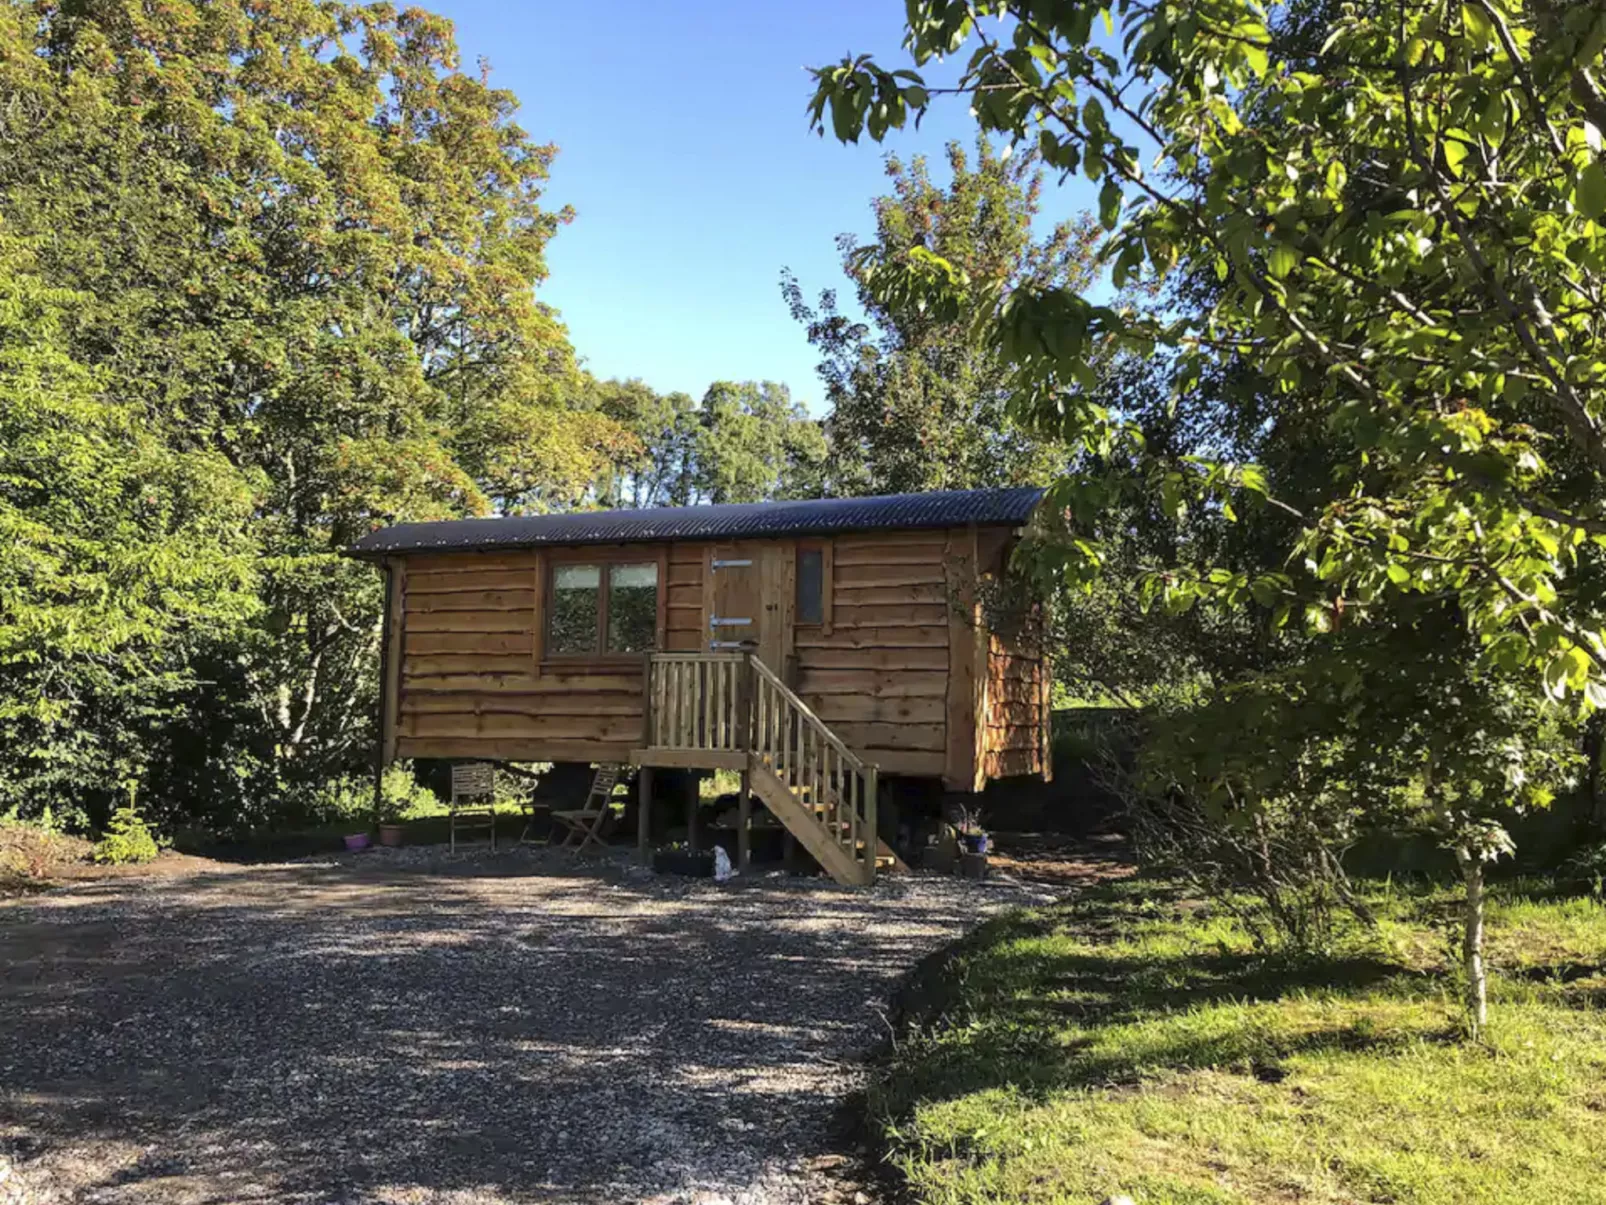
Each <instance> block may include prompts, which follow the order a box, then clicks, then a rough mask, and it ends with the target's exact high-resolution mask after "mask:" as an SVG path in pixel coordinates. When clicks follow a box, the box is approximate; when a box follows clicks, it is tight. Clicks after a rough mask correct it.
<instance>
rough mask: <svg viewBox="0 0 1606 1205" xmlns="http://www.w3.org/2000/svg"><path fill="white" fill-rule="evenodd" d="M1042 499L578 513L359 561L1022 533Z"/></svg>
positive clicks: (1019, 494) (474, 527)
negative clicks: (994, 529)
mask: <svg viewBox="0 0 1606 1205" xmlns="http://www.w3.org/2000/svg"><path fill="white" fill-rule="evenodd" d="M1042 497H1043V491H1042V490H1041V489H1039V488H1037V487H1036V486H1017V487H1013V488H1007V489H986V490H949V491H946V492H942V493H929V494H890V495H887V496H885V497H880V498H821V499H814V500H810V501H804V502H744V503H726V504H723V505H718V506H663V507H656V508H653V509H650V510H603V511H571V512H568V513H565V514H559V515H527V516H522V517H515V518H505V519H455V520H451V521H448V522H441V523H401V524H398V525H396V526H395V527H386V528H382V529H381V530H379V531H375V532H371V533H369V534H368V535H366V536H364V537H363V538H362V539H360V540H358V541H357V542H356V543H355V544H354V545H352V547H351V548H350V550H349V552H350V554H351V555H352V556H358V557H378V556H385V555H387V554H390V553H410V552H467V551H475V550H480V549H490V548H532V547H538V546H542V545H549V544H631V543H658V542H662V541H666V540H715V539H717V540H734V539H752V538H763V537H766V536H803V535H830V534H832V533H834V532H849V531H882V530H886V531H903V530H915V529H919V528H930V527H958V526H962V525H964V524H967V523H979V524H998V523H1003V524H1009V525H1011V526H1019V525H1020V524H1022V523H1024V522H1026V520H1027V519H1028V518H1030V517H1031V513H1032V511H1033V509H1034V508H1035V507H1036V506H1037V504H1038V502H1039V501H1040V500H1041V499H1042Z"/></svg>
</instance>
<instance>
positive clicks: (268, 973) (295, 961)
mask: <svg viewBox="0 0 1606 1205" xmlns="http://www.w3.org/2000/svg"><path fill="white" fill-rule="evenodd" d="M1031 898H1033V893H1032V892H1030V891H1029V889H1027V888H1024V887H1022V886H1019V885H1014V884H1010V883H1000V882H995V883H989V884H973V883H965V882H962V881H959V880H954V879H936V878H929V877H922V876H918V875H917V876H899V877H888V878H884V879H883V881H882V883H881V884H879V885H878V886H877V887H876V888H875V889H874V890H873V891H872V892H862V891H851V890H846V889H841V888H836V887H833V886H831V885H829V884H827V883H825V882H824V881H819V880H802V879H788V878H779V877H774V878H766V877H760V878H754V879H747V880H737V881H736V882H733V883H731V884H728V885H724V886H719V885H715V884H713V883H691V882H686V881H678V882H677V881H670V880H662V879H657V878H654V877H653V876H652V875H650V874H647V873H645V872H644V871H642V870H640V869H639V868H635V867H633V866H631V865H629V864H628V863H626V862H624V861H623V860H620V859H609V860H606V861H603V862H600V863H599V862H597V861H595V860H593V861H590V862H584V861H581V862H576V861H575V860H574V859H572V858H570V857H568V856H567V855H564V854H559V853H557V852H555V851H515V852H512V853H506V854H499V855H496V856H488V855H484V854H479V855H475V854H459V855H455V856H453V855H449V854H445V853H437V852H432V851H423V850H410V851H378V852H375V853H372V854H368V855H363V856H361V857H356V858H348V859H340V860H331V861H328V862H321V863H303V864H294V865H288V866H274V867H254V868H230V869H228V870H221V871H218V872H215V873H207V874H201V875H195V876H192V877H187V878H181V879H168V880H135V879H123V880H115V881H109V882H103V883H94V884H86V885H83V886H77V887H72V888H67V889H64V890H60V891H55V892H50V893H47V894H45V895H42V896H37V897H34V898H32V899H28V900H21V901H11V902H6V903H0V971H3V973H0V1164H3V1163H4V1158H3V1156H5V1155H6V1154H8V1153H9V1154H10V1156H11V1158H12V1160H13V1162H14V1171H13V1175H12V1178H11V1179H10V1181H9V1182H6V1181H0V1202H5V1201H7V1199H8V1196H7V1194H8V1191H9V1192H10V1193H13V1194H15V1197H16V1198H17V1199H30V1198H31V1199H32V1200H34V1201H38V1202H52V1201H103V1202H118V1203H121V1202H134V1201H138V1202H175V1203H177V1202H183V1203H185V1205H191V1203H194V1205H199V1203H201V1202H206V1203H208V1205H224V1203H225V1202H228V1203H232V1202H265V1201H272V1202H319V1203H325V1202H343V1203H357V1202H363V1203H372V1202H452V1203H459V1202H461V1203H464V1205H467V1203H471V1202H473V1203H479V1202H499V1201H576V1202H590V1201H609V1202H623V1201H654V1202H662V1203H668V1202H704V1203H707V1205H713V1203H715V1202H722V1201H729V1202H735V1203H746V1202H760V1201H763V1202H777V1203H780V1202H785V1203H791V1202H803V1201H814V1202H821V1201H830V1200H834V1199H844V1198H845V1199H847V1200H852V1199H853V1189H852V1186H851V1184H848V1185H847V1186H846V1187H844V1183H845V1182H844V1180H843V1179H842V1173H841V1172H833V1171H832V1170H831V1167H832V1165H833V1164H840V1163H842V1162H843V1161H842V1160H841V1159H840V1157H834V1156H833V1152H835V1151H837V1150H839V1149H840V1148H841V1135H840V1129H841V1125H840V1122H841V1115H842V1113H843V1110H842V1105H843V1103H844V1099H845V1098H846V1096H847V1095H848V1094H849V1093H851V1092H852V1091H853V1089H854V1088H856V1087H857V1086H858V1084H859V1073H858V1070H857V1060H859V1058H860V1057H861V1056H862V1055H863V1054H864V1052H865V1051H866V1050H867V1049H868V1048H870V1047H871V1046H873V1044H874V1043H875V1042H876V1040H877V1038H878V1036H879V1035H880V1034H882V1033H884V1032H885V1028H884V1024H883V1022H882V1020H881V1014H880V1010H881V1008H882V1007H883V1005H884V1002H885V1001H886V999H887V997H888V995H889V993H890V991H891V990H892V988H893V986H894V985H895V983H896V981H897V980H898V978H899V977H900V976H901V975H902V974H903V973H904V972H905V971H907V970H908V969H909V967H910V966H911V965H912V964H913V963H914V962H915V961H917V960H918V959H919V958H920V957H921V956H922V955H924V954H926V953H927V952H929V951H931V950H932V949H934V948H935V947H937V946H939V945H941V944H943V943H944V942H946V941H948V940H949V939H950V938H952V937H954V936H956V935H957V934H958V933H960V932H961V931H962V930H964V929H965V928H967V927H968V926H969V925H971V924H973V923H975V921H976V920H977V919H978V918H979V916H980V915H981V914H983V913H985V912H987V911H990V910H992V909H995V908H998V907H1002V906H1006V905H1009V904H1014V903H1023V902H1028V901H1029V900H1030V899H1031ZM8 1147H9V1148H10V1149H9V1152H8V1150H7V1148H8ZM19 1185H20V1186H26V1187H25V1189H19ZM24 1191H26V1192H27V1193H28V1194H30V1195H29V1197H24V1196H23V1192H24Z"/></svg>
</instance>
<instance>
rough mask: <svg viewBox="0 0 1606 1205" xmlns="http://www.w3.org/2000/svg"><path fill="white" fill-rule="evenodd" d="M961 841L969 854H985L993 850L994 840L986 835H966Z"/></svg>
mask: <svg viewBox="0 0 1606 1205" xmlns="http://www.w3.org/2000/svg"><path fill="white" fill-rule="evenodd" d="M960 840H961V841H963V842H964V846H965V852H966V853H967V854H984V853H986V852H987V851H988V850H989V849H991V848H992V839H991V838H990V837H988V836H987V834H986V833H966V834H965V835H964V836H963V837H961V838H960Z"/></svg>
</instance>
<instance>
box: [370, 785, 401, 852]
mask: <svg viewBox="0 0 1606 1205" xmlns="http://www.w3.org/2000/svg"><path fill="white" fill-rule="evenodd" d="M403 802H404V801H403V800H401V799H398V798H396V797H395V796H394V795H392V794H391V793H390V792H389V791H381V792H380V794H379V807H378V808H376V809H375V811H376V813H377V815H376V816H375V819H376V820H378V822H379V843H380V844H381V845H386V846H390V847H391V848H392V849H394V848H395V847H396V846H398V845H400V844H401V843H402V826H401V813H402V805H403Z"/></svg>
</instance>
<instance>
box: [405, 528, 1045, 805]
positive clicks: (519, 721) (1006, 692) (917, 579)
mask: <svg viewBox="0 0 1606 1205" xmlns="http://www.w3.org/2000/svg"><path fill="white" fill-rule="evenodd" d="M986 536H987V533H986V531H985V529H984V531H983V534H982V538H981V541H980V543H979V542H978V536H977V532H976V530H975V529H973V528H955V529H952V530H935V531H889V532H884V533H867V534H855V535H838V536H835V537H825V538H820V539H813V540H806V541H803V543H805V544H807V545H809V546H813V547H822V550H823V552H824V563H825V570H826V571H825V581H824V586H825V589H826V592H827V593H826V597H825V602H826V604H827V605H826V607H825V608H824V616H825V621H824V622H822V623H818V624H794V623H793V622H792V616H793V602H794V597H793V595H794V592H795V588H796V583H795V578H794V575H793V572H792V570H793V565H794V558H795V554H796V548H797V545H798V543H799V542H798V541H794V540H773V541H762V542H758V541H755V542H754V543H755V544H762V545H763V546H764V547H763V548H762V549H761V550H760V554H759V555H760V558H761V564H762V565H763V566H764V579H763V580H764V585H763V593H764V595H765V596H766V598H770V596H774V597H773V600H772V601H771V602H769V603H767V604H766V605H767V606H770V607H773V608H774V610H773V611H772V612H771V613H772V614H774V615H775V616H776V617H777V619H778V620H779V624H780V627H781V629H782V635H781V639H780V640H779V642H778V644H777V651H776V653H775V654H774V656H775V657H776V659H777V661H778V664H776V665H773V666H772V667H771V668H772V669H773V670H774V671H775V672H776V673H777V674H780V675H782V676H783V677H784V678H786V679H787V680H788V681H789V682H790V684H791V685H792V686H793V687H794V689H796V690H797V692H798V693H799V695H801V696H802V698H803V699H804V701H805V702H806V703H807V704H808V705H809V707H811V708H812V709H813V710H814V711H815V713H816V714H817V715H818V716H819V717H820V718H821V719H822V720H823V721H824V722H825V723H827V724H828V725H829V726H830V727H831V729H832V730H833V731H834V732H835V733H836V734H837V735H838V736H839V737H840V738H841V739H842V740H843V741H844V742H845V743H846V744H847V745H848V746H849V747H850V748H851V749H853V750H854V751H855V752H856V753H858V754H859V755H860V756H862V757H863V758H865V759H866V760H868V761H872V762H874V763H876V764H877V765H878V766H879V767H880V769H881V771H882V773H884V774H906V775H920V776H930V777H940V778H941V779H942V780H943V781H944V783H945V784H946V785H947V786H948V787H949V788H950V789H954V790H980V789H981V787H982V786H983V785H985V782H986V779H987V778H989V777H993V776H996V775H1002V774H1016V773H1038V772H1042V770H1043V769H1044V763H1045V758H1046V738H1045V737H1041V736H1040V737H1039V739H1038V740H1037V741H1036V743H1028V740H1027V738H1028V735H1029V733H1030V731H1033V730H1032V729H1031V724H1032V723H1033V719H1032V717H1034V716H1035V717H1037V719H1036V722H1037V723H1038V724H1039V728H1038V729H1037V730H1035V731H1038V732H1040V733H1041V732H1042V731H1043V729H1042V728H1041V721H1042V716H1043V714H1044V712H1043V711H1042V710H1041V709H1042V707H1043V701H1042V700H1043V695H1042V693H1041V692H1042V690H1043V689H1044V687H1043V684H1042V682H1043V678H1042V674H1041V671H1040V669H1039V668H1038V667H1037V664H1036V662H1035V661H1033V660H1030V659H1028V658H1025V657H1023V656H1022V655H1020V654H1017V653H1015V652H1013V651H1011V650H1009V649H1007V648H1004V647H1003V646H1002V645H1001V644H1000V643H999V642H998V641H996V640H995V639H991V638H990V636H989V634H988V633H987V632H986V630H985V629H984V628H983V627H982V626H981V623H980V615H979V608H978V607H977V605H976V591H975V586H974V583H975V573H976V570H977V564H978V550H980V551H981V552H982V553H986V552H987V546H986V545H987V540H986ZM604 548H606V549H611V550H612V551H613V552H615V553H617V554H618V555H626V554H627V552H628V553H630V554H633V553H634V552H635V550H637V549H639V550H640V558H639V559H641V560H652V559H658V561H659V565H660V573H661V577H660V583H661V586H660V592H659V624H660V627H659V632H660V641H661V647H663V648H664V649H666V650H668V651H672V652H682V651H683V652H690V651H698V650H703V649H706V647H707V640H708V615H709V613H710V611H711V608H712V607H713V586H714V583H713V575H712V574H711V572H710V570H709V562H710V558H711V557H712V556H713V555H714V548H715V545H714V544H712V543H709V542H705V541H683V542H678V543H673V544H668V545H662V544H660V545H656V546H654V545H630V546H624V547H623V548H621V547H620V546H617V545H615V546H599V556H605V555H607V553H606V552H605V551H603V549H604ZM585 552H586V550H583V549H567V548H565V549H558V548H553V549H543V550H507V551H494V552H468V553H451V554H423V553H415V554H409V555H405V556H396V557H394V558H392V560H391V565H392V572H393V574H394V578H393V581H394V582H395V591H396V593H395V596H394V597H393V600H392V605H393V609H392V612H391V628H392V631H391V637H392V650H397V649H399V650H400V656H399V658H394V659H393V660H392V661H389V662H387V666H388V667H389V668H388V669H387V736H389V737H390V739H388V740H387V742H386V750H385V752H386V756H387V758H388V757H390V756H396V757H436V758H447V759H453V760H469V759H479V758H483V759H502V760H509V761H621V762H622V761H628V760H629V758H630V755H631V751H632V750H634V749H637V748H640V747H641V746H642V743H643V736H644V733H643V725H644V720H645V717H644V714H643V712H644V709H643V701H644V700H643V689H644V669H645V665H644V661H640V660H632V659H628V658H619V659H614V660H610V661H607V662H600V661H599V662H598V663H594V664H593V663H586V662H584V661H578V660H574V659H567V658H545V659H543V657H542V649H541V643H542V641H541V639H540V636H539V634H540V632H541V629H542V627H543V624H544V608H545V605H546V594H545V589H546V579H547V571H548V565H549V563H550V562H552V561H554V560H559V559H572V558H581V559H583V558H584V555H585ZM631 559H635V558H634V556H633V555H632V557H631ZM392 681H393V682H394V684H395V685H394V693H393V694H392V693H391V689H390V684H391V682H392ZM995 683H996V684H995ZM1034 683H1035V684H1036V689H1038V691H1039V693H1038V694H1037V695H1035V696H1033V695H1031V694H1030V692H1031V690H1032V689H1033V684H1034ZM1028 696H1030V697H1028ZM1034 699H1035V700H1036V701H1035V702H1034V701H1033V700H1034Z"/></svg>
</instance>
